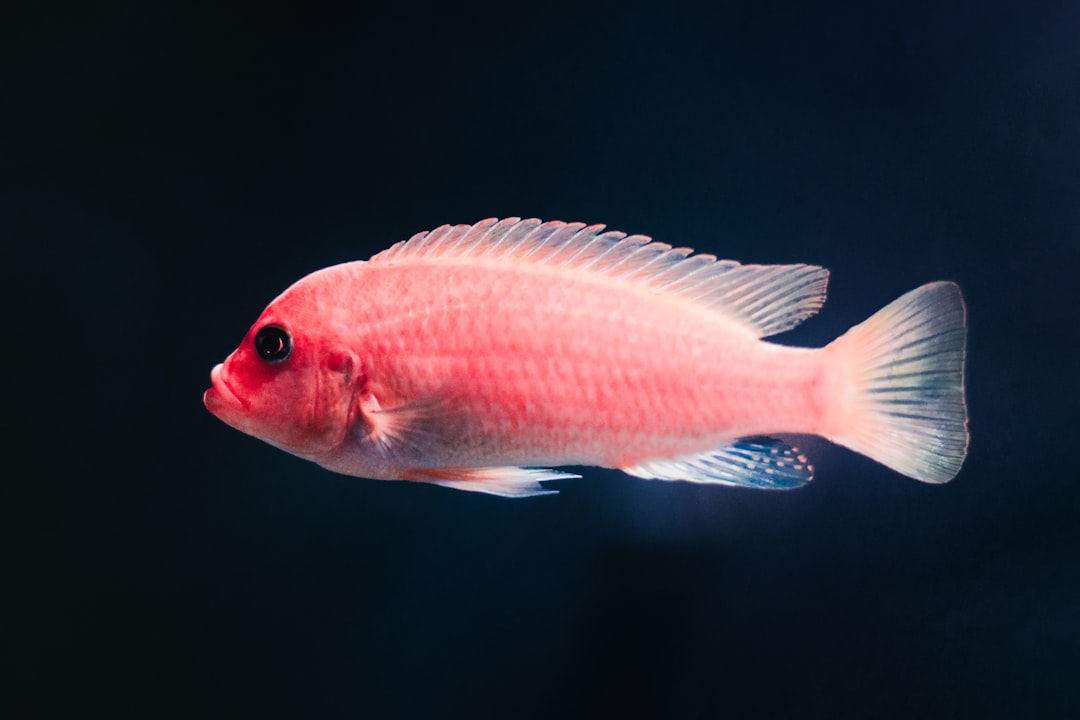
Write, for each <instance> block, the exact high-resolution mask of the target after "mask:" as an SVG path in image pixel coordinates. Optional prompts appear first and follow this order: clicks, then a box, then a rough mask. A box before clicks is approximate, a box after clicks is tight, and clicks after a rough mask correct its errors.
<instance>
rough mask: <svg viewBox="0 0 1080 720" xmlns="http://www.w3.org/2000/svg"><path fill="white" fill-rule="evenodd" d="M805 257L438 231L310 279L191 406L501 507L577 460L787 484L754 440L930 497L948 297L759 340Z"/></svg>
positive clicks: (585, 229) (945, 473) (271, 313)
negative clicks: (844, 464) (802, 446)
mask: <svg viewBox="0 0 1080 720" xmlns="http://www.w3.org/2000/svg"><path fill="white" fill-rule="evenodd" d="M827 277H828V273H827V271H825V270H824V269H823V268H819V267H816V266H812V265H774V266H762V265H742V264H739V263H736V262H733V261H725V260H716V259H715V258H714V257H712V256H709V255H692V254H691V251H689V250H687V249H685V248H679V249H674V248H672V247H671V246H669V245H665V244H663V243H656V242H652V241H650V239H649V238H646V237H644V236H630V237H627V236H625V235H624V234H622V233H616V232H604V228H603V226H596V225H594V226H585V225H583V224H580V223H572V224H566V223H555V222H552V223H540V222H539V221H536V220H524V221H522V220H518V219H517V218H510V219H506V220H502V221H496V220H487V221H483V222H481V223H477V224H476V225H460V226H443V227H441V228H438V229H437V230H434V231H432V232H431V233H421V234H419V235H416V236H414V237H413V238H412V239H410V240H409V241H407V242H404V243H398V244H397V245H395V246H394V247H392V248H390V249H389V250H386V251H384V252H382V253H380V254H379V255H376V256H375V257H374V258H372V259H371V260H370V261H360V262H351V263H345V264H342V265H337V266H333V267H330V268H326V269H324V270H320V271H318V272H315V273H312V274H311V275H309V276H307V277H305V278H303V279H301V280H300V281H298V282H297V283H296V284H295V285H293V286H292V287H291V288H289V289H288V290H286V291H285V292H284V293H283V294H282V295H280V296H279V297H278V298H277V299H276V300H274V301H273V302H272V303H271V304H270V305H269V306H268V307H267V308H266V310H265V311H264V312H263V314H262V315H261V316H260V318H259V319H258V320H257V321H256V323H255V324H254V325H253V326H252V328H251V330H249V332H248V334H247V336H246V337H245V338H244V341H243V342H242V343H241V345H240V346H239V347H238V348H237V350H236V351H235V352H234V353H233V354H232V355H230V356H229V358H227V359H226V361H225V363H224V364H223V365H219V366H217V367H215V368H214V370H213V372H212V373H211V378H212V385H213V386H212V387H211V389H210V390H208V391H207V392H206V394H205V396H204V402H205V403H206V406H207V408H208V409H209V410H210V411H211V412H213V413H214V414H215V415H217V416H218V417H219V418H221V419H222V420H224V421H225V422H226V423H228V424H230V425H233V426H234V427H237V428H238V429H240V430H242V431H244V432H247V433H249V434H252V435H255V436H256V437H260V438H262V439H264V440H266V441H267V442H270V443H271V444H274V445H276V446H278V447H280V448H282V449H285V450H287V451H289V452H292V453H294V454H296V455H298V456H301V457H304V458H307V459H310V460H313V461H315V462H317V463H319V464H320V465H322V466H324V467H326V468H328V469H330V470H334V471H337V472H341V473H345V474H349V475H356V476H361V477H368V478H375V479H403V480H416V481H424V482H434V483H438V484H441V485H445V486H449V487H455V488H459V489H465V490H477V491H482V492H489V493H494V494H499V495H509V496H521V495H533V494H540V493H543V492H550V491H545V490H543V489H542V488H541V486H540V485H538V482H539V481H542V480H549V479H555V478H558V477H565V476H566V475H565V474H563V473H558V472H555V471H551V470H544V469H536V468H551V467H559V466H564V465H593V466H600V467H607V468H619V469H622V470H624V471H626V472H628V473H630V474H633V475H637V476H641V477H650V478H659V479H672V480H674V479H683V480H690V481H696V482H715V483H721V484H730V485H744V486H752V487H764V488H787V487H796V486H798V485H801V484H803V483H805V482H807V481H808V480H809V479H810V478H811V475H812V468H811V466H810V464H809V462H808V459H807V458H806V457H805V456H802V455H800V454H799V453H798V451H797V450H796V449H795V448H792V447H789V446H788V445H786V444H785V443H783V442H781V441H779V440H775V439H772V438H769V437H767V436H770V435H775V434H814V435H821V436H824V437H827V438H829V439H831V440H833V441H835V442H838V443H840V444H843V445H847V446H848V447H852V448H853V449H855V450H857V451H859V452H863V453H865V454H868V455H870V456H871V457H874V458H875V459H878V460H880V461H882V462H884V463H885V464H887V465H889V466H890V467H893V468H895V469H897V470H899V471H900V472H903V473H905V474H907V475H910V476H912V477H915V478H917V479H920V480H925V481H929V482H943V481H946V480H948V479H950V478H951V477H952V476H953V475H955V473H956V472H957V471H958V469H959V467H960V464H961V463H962V461H963V457H964V455H965V453H966V447H967V429H966V410H965V407H964V397H963V378H962V367H963V354H964V342H965V337H964V336H965V329H964V322H965V321H964V308H963V303H962V300H961V297H960V293H959V290H958V289H957V288H956V286H955V285H953V284H952V283H932V284H930V285H926V286H923V287H922V288H919V289H917V290H915V291H913V292H912V293H909V294H908V295H906V296H904V297H903V298H901V299H900V300H897V301H896V302H895V303H893V304H892V305H890V306H888V307H887V308H885V309H884V310H882V311H881V312H880V313H878V314H877V315H875V316H874V317H872V318H871V319H870V320H868V321H867V322H866V323H863V324H862V325H860V326H857V327H856V328H853V330H852V331H849V333H847V334H845V335H844V336H843V337H842V338H840V339H838V340H837V341H836V342H834V343H832V344H830V345H829V346H827V347H825V348H820V349H813V348H794V347H787V346H781V345H777V344H773V343H769V342H767V341H765V340H763V339H762V338H763V337H766V336H769V335H772V334H775V333H777V332H782V331H783V330H786V329H789V328H790V327H793V326H794V325H797V324H798V323H799V322H801V321H802V320H804V319H805V318H806V317H809V316H810V315H812V314H813V313H815V312H816V311H817V310H818V309H819V308H820V307H821V304H822V303H823V302H824V298H825V286H826V282H827Z"/></svg>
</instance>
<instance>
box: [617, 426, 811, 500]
mask: <svg viewBox="0 0 1080 720" xmlns="http://www.w3.org/2000/svg"><path fill="white" fill-rule="evenodd" d="M622 471H623V472H625V473H628V474H630V475H635V476H637V477H642V478H649V479H655V480H686V481H687V482H696V483H717V484H720V485H734V486H737V487H750V488H759V489H763V490H790V489H792V488H797V487H801V486H802V485H805V484H806V483H808V482H810V480H811V479H813V476H814V468H813V466H812V465H810V464H809V463H808V462H807V459H806V456H805V455H801V454H800V453H799V449H798V448H796V447H791V446H790V445H788V444H787V443H785V442H783V441H781V440H776V439H774V438H762V437H754V438H743V439H741V440H738V441H736V442H734V443H732V444H731V445H725V446H724V447H722V448H718V449H716V450H710V451H708V452H703V453H698V454H695V455H683V456H680V457H675V458H661V459H657V460H646V461H645V462H641V463H638V464H637V465H633V466H631V467H624V468H622Z"/></svg>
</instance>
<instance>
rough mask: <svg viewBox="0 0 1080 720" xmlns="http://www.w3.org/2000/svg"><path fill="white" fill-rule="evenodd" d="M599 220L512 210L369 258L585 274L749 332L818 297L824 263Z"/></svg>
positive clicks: (799, 313) (787, 324) (784, 326)
mask: <svg viewBox="0 0 1080 720" xmlns="http://www.w3.org/2000/svg"><path fill="white" fill-rule="evenodd" d="M604 227H605V226H604V225H585V223H564V222H544V223H542V222H540V221H539V220H535V219H530V220H522V219H520V218H505V219H503V220H496V219H495V218H491V219H488V220H482V221H480V222H478V223H476V224H475V225H443V226H441V227H438V228H436V229H435V230H432V231H431V232H422V233H418V234H416V235H414V236H413V237H412V238H410V239H409V240H405V241H402V242H399V243H397V244H396V245H394V246H392V247H390V248H388V249H386V250H383V251H382V252H380V253H379V254H377V255H375V256H374V257H373V258H371V262H372V263H381V264H388V263H404V262H430V263H444V262H462V261H467V262H470V263H486V264H491V265H513V266H515V267H532V268H536V269H537V270H542V271H545V272H552V271H556V272H560V273H563V272H565V273H570V274H575V275H578V276H581V275H586V276H588V277H589V278H590V279H593V280H595V281H597V282H605V283H618V284H628V285H633V286H634V287H636V288H639V289H643V290H647V291H648V292H651V293H653V294H655V295H659V296H664V297H669V298H673V299H676V298H677V299H679V300H682V301H685V302H689V303H691V304H693V305H696V306H698V307H702V308H705V309H707V310H709V311H710V312H714V313H716V314H718V315H721V316H723V317H725V318H727V319H728V320H729V321H731V322H733V323H735V324H736V325H738V326H741V327H743V328H746V329H747V330H748V331H750V332H752V333H754V334H755V335H756V336H757V337H767V336H769V335H775V334H776V333H779V332H783V331H784V330H788V329H790V328H793V327H795V326H796V325H798V324H799V323H801V322H802V321H803V320H805V319H806V318H808V317H810V316H811V315H813V314H814V313H816V312H817V311H818V310H819V309H820V308H821V306H822V304H823V303H824V302H825V286H826V284H827V282H828V278H829V271H828V270H826V269H825V268H821V267H817V266H816V265H742V264H740V263H738V262H735V261H734V260H717V259H716V257H715V256H713V255H704V254H699V255H694V254H692V253H693V251H692V250H690V249H689V248H673V247H672V246H671V245H667V244H665V243H660V242H653V241H652V239H651V238H649V237H646V236H645V235H630V236H627V234H626V233H622V232H616V231H611V230H609V231H607V232H605V231H604Z"/></svg>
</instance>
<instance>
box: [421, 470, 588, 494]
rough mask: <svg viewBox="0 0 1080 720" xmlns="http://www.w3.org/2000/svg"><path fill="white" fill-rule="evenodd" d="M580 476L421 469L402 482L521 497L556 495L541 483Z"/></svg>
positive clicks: (546, 472) (571, 474)
mask: <svg viewBox="0 0 1080 720" xmlns="http://www.w3.org/2000/svg"><path fill="white" fill-rule="evenodd" d="M576 477H581V476H580V475H574V474H573V473H564V472H559V471H557V470H543V469H537V468H521V467H485V468H420V469H417V470H410V471H409V472H407V473H405V474H404V475H403V476H402V479H403V480H414V481H417V482H427V483H432V484H433V485H441V486H443V487H448V488H453V489H455V490H468V491H469V492H482V493H487V494H489V495H499V496H500V497H515V498H521V497H534V496H537V495H554V494H555V493H557V492H558V490H545V489H544V488H543V487H541V485H540V483H541V482H542V481H544V480H564V479H567V478H576Z"/></svg>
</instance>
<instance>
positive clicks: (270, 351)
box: [255, 325, 292, 363]
mask: <svg viewBox="0 0 1080 720" xmlns="http://www.w3.org/2000/svg"><path fill="white" fill-rule="evenodd" d="M255 352H257V353H259V357H261V358H262V359H263V360H265V361H266V362H270V363H279V362H281V361H282V360H284V359H285V358H287V357H289V353H291V352H292V338H291V337H290V336H289V333H287V332H285V329H284V328H281V327H278V326H277V325H267V326H266V327H264V328H262V329H261V330H259V332H257V333H255Z"/></svg>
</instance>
